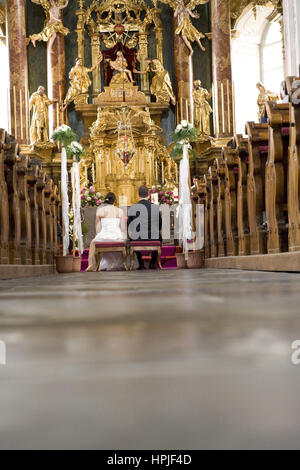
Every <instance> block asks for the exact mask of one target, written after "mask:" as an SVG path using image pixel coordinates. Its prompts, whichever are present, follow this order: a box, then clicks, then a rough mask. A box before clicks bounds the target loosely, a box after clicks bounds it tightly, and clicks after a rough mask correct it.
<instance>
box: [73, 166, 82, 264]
mask: <svg viewBox="0 0 300 470" xmlns="http://www.w3.org/2000/svg"><path fill="white" fill-rule="evenodd" d="M71 174H72V190H73V195H72V207H73V244H74V246H75V243H76V241H77V242H78V247H77V248H78V251H79V254H80V255H82V253H83V240H82V227H81V213H80V208H81V197H80V175H79V166H78V163H77V162H74V163H73V166H72V170H71Z"/></svg>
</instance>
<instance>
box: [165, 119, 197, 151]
mask: <svg viewBox="0 0 300 470" xmlns="http://www.w3.org/2000/svg"><path fill="white" fill-rule="evenodd" d="M171 137H172V140H173V142H174V144H175V145H174V147H173V150H172V152H171V156H172V157H176V156H178V155H179V156H181V155H182V153H183V146H184V145H188V146H189V154H190V156H194V151H193V149H192V147H191V145H190V143H191V142H196V141H197V138H198V133H197V130H196V129H195V127H194V126H193V125H192V124H191V123H189V122H188V121H186V120H185V119H183V120H182V121H181V123H180V124H178V126H177V127H176V129H175V131H174V132H173V133H172V134H171Z"/></svg>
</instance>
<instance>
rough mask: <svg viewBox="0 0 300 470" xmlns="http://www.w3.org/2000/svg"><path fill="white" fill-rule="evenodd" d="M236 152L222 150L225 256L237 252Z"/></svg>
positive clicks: (233, 150)
mask: <svg viewBox="0 0 300 470" xmlns="http://www.w3.org/2000/svg"><path fill="white" fill-rule="evenodd" d="M236 158H237V150H236V149H232V148H230V147H224V148H223V161H224V165H225V232H226V255H227V256H235V255H237V252H238V230H237V187H236V186H237V181H236V172H235V168H236Z"/></svg>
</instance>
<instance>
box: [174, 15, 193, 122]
mask: <svg viewBox="0 0 300 470" xmlns="http://www.w3.org/2000/svg"><path fill="white" fill-rule="evenodd" d="M177 26H178V17H177V18H175V17H174V32H175V30H176V28H177ZM174 61H175V78H176V91H177V104H176V122H177V124H178V123H179V122H180V121H182V120H183V119H185V120H187V121H188V122H190V123H193V122H194V110H193V63H192V57H191V56H190V55H189V50H188V48H187V46H186V45H185V43H184V41H183V39H182V37H181V35H180V34H175V33H174Z"/></svg>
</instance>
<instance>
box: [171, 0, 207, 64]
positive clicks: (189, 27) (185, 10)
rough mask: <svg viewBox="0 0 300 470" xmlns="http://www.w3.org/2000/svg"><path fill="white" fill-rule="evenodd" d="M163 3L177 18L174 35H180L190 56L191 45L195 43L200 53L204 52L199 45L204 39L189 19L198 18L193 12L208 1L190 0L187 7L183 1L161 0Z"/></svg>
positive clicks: (202, 47)
mask: <svg viewBox="0 0 300 470" xmlns="http://www.w3.org/2000/svg"><path fill="white" fill-rule="evenodd" d="M162 2H163V3H167V4H168V5H170V6H171V7H172V8H173V9H174V17H175V18H177V17H178V22H179V24H178V27H177V28H176V31H175V34H178V35H179V34H180V35H181V37H182V39H183V41H184V43H185V44H186V46H187V48H188V49H189V51H190V55H193V53H194V51H193V47H192V43H193V42H194V41H196V42H197V43H198V45H199V47H200V49H201V50H202V51H205V47H204V46H203V45H202V43H201V39H202V38H205V35H204V34H203V33H200V31H198V29H197V28H195V26H193V24H192V22H191V18H200V16H199V15H198V13H193V10H194V9H195V8H196V6H197V5H204V4H205V3H208V2H209V0H190V1H189V2H188V3H187V5H186V4H185V3H184V0H162Z"/></svg>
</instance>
